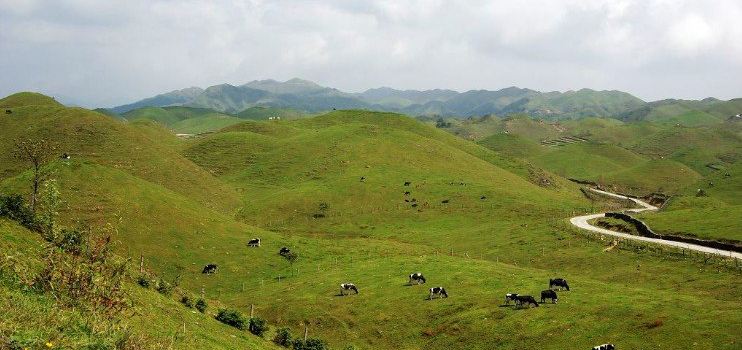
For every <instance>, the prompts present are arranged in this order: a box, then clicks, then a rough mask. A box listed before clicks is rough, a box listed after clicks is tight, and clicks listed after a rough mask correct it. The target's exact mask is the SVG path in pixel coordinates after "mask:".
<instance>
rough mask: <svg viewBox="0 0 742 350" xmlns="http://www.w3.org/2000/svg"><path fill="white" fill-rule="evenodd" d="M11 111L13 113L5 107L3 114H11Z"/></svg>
mask: <svg viewBox="0 0 742 350" xmlns="http://www.w3.org/2000/svg"><path fill="white" fill-rule="evenodd" d="M11 113H13V111H11V110H9V109H6V110H5V114H11Z"/></svg>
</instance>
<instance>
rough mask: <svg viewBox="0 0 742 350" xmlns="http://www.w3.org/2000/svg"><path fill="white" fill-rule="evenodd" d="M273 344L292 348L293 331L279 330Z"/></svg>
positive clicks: (286, 328) (287, 329)
mask: <svg viewBox="0 0 742 350" xmlns="http://www.w3.org/2000/svg"><path fill="white" fill-rule="evenodd" d="M273 342H274V343H276V344H278V345H280V346H284V347H287V348H288V347H289V346H291V329H289V328H288V327H284V328H279V329H278V331H277V332H276V336H275V337H274V338H273Z"/></svg>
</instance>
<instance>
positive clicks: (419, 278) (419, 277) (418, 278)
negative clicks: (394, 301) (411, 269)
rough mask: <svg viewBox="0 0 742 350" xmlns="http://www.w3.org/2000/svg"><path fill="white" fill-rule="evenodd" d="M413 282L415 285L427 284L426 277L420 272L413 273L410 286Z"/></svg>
mask: <svg viewBox="0 0 742 350" xmlns="http://www.w3.org/2000/svg"><path fill="white" fill-rule="evenodd" d="M412 282H415V284H421V283H425V276H423V274H422V273H420V272H415V273H411V274H410V285H412Z"/></svg>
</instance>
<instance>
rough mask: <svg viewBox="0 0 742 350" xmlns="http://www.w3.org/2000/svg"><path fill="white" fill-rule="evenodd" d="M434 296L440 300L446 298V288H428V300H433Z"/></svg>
mask: <svg viewBox="0 0 742 350" xmlns="http://www.w3.org/2000/svg"><path fill="white" fill-rule="evenodd" d="M434 295H437V296H439V297H441V298H448V293H446V288H443V287H433V288H430V295H428V300H430V299H433V296H434Z"/></svg>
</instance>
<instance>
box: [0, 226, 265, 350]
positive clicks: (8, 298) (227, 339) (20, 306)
mask: <svg viewBox="0 0 742 350" xmlns="http://www.w3.org/2000/svg"><path fill="white" fill-rule="evenodd" d="M40 245H41V242H40V239H39V237H38V234H36V233H33V232H29V231H28V230H26V229H25V228H23V227H20V226H18V225H17V224H15V223H12V222H9V221H6V220H3V219H0V247H2V256H0V259H5V258H6V257H7V256H13V257H15V258H16V259H20V260H21V261H22V262H23V263H24V264H28V265H29V266H31V268H32V269H33V266H35V265H36V264H37V263H38V262H37V261H36V258H35V257H36V256H38V254H39V250H40V249H39V247H40ZM125 288H126V289H127V292H128V294H129V295H130V297H131V300H132V302H133V309H132V310H129V311H127V314H128V315H129V316H127V317H126V322H127V324H128V329H129V331H130V334H131V337H132V338H133V339H138V340H139V343H140V344H142V345H144V346H145V348H148V349H149V348H152V349H166V348H183V349H184V348H190V349H196V348H197V349H245V348H249V349H274V348H275V347H274V346H273V345H272V344H270V343H268V342H267V341H265V340H262V339H260V338H257V337H255V336H252V335H249V334H248V333H246V332H239V331H237V330H235V329H233V328H231V327H228V326H225V325H222V324H221V323H219V322H217V321H216V320H214V319H213V318H212V317H210V315H208V314H207V315H202V314H200V313H192V312H191V310H190V309H186V308H185V307H183V306H182V305H180V303H177V302H176V301H175V300H173V299H171V298H167V297H164V296H162V295H160V294H158V293H156V292H154V291H151V290H145V289H142V288H140V287H138V286H135V285H134V284H133V283H126V285H125ZM0 314H2V315H3V317H2V319H0V340H1V339H2V336H6V337H7V338H9V339H13V340H14V341H16V342H17V343H18V344H19V345H21V346H23V347H27V348H33V349H41V348H43V347H44V344H45V343H46V342H51V343H52V344H53V348H55V349H57V348H62V349H64V348H67V349H83V348H101V346H105V347H106V348H108V347H112V346H113V344H112V342H113V341H115V340H116V339H117V338H118V336H116V335H114V334H111V333H101V332H100V331H96V330H95V329H96V328H98V327H99V326H100V322H99V321H98V320H97V319H96V318H95V316H93V315H90V314H87V313H82V312H80V311H77V310H74V309H69V308H65V307H62V306H58V305H57V304H56V303H55V302H54V299H53V298H51V297H50V296H48V295H45V294H38V293H35V292H30V291H25V290H23V288H21V287H20V286H19V285H17V284H15V283H14V282H13V281H12V279H10V278H9V277H8V276H2V275H0ZM94 325H95V326H94ZM183 325H185V333H183ZM0 346H2V344H0ZM96 346H97V347H96Z"/></svg>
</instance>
